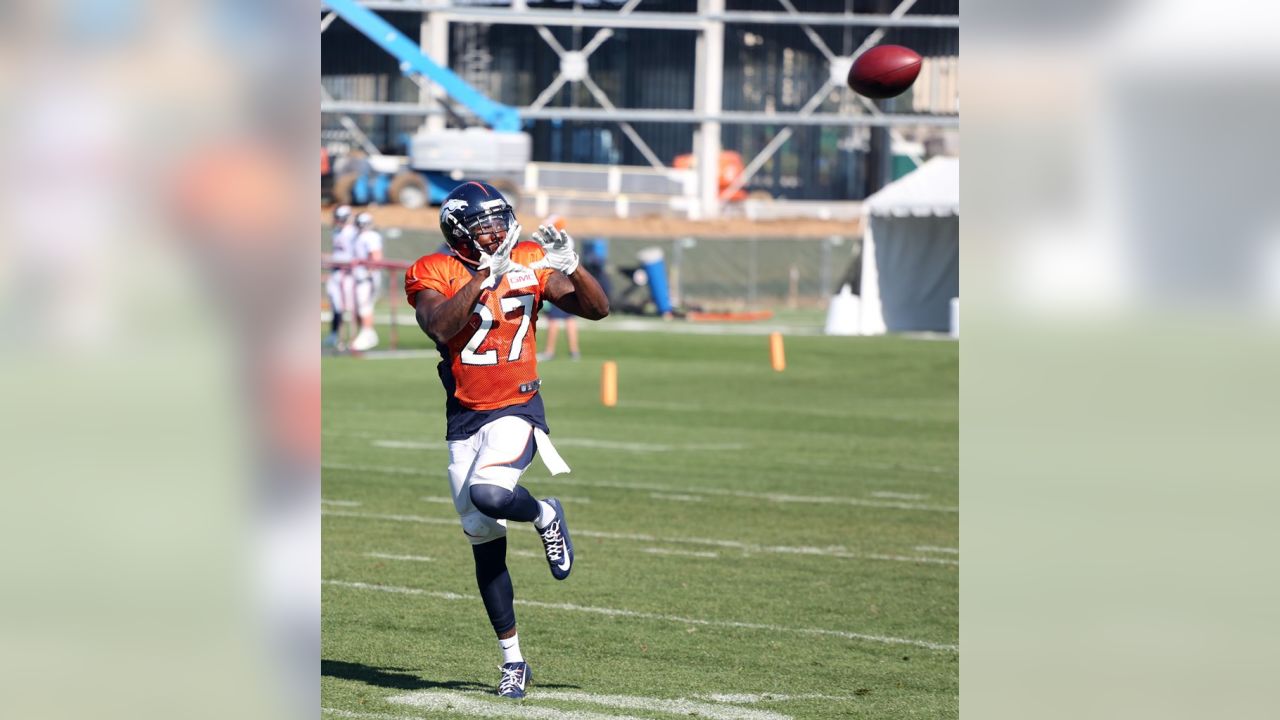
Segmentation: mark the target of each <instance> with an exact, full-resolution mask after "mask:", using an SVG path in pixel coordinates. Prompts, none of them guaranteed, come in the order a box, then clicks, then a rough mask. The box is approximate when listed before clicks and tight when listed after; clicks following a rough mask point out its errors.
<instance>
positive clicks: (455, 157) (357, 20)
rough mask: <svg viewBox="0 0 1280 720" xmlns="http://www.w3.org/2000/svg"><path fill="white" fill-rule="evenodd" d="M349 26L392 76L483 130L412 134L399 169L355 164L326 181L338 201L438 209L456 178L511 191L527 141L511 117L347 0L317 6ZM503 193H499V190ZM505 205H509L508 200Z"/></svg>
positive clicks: (515, 117)
mask: <svg viewBox="0 0 1280 720" xmlns="http://www.w3.org/2000/svg"><path fill="white" fill-rule="evenodd" d="M324 4H325V5H327V6H328V7H329V9H331V10H333V12H335V13H337V15H338V17H340V18H342V19H343V20H345V21H346V22H347V23H348V24H349V25H351V27H353V28H355V29H356V30H358V31H360V33H362V34H363V35H364V36H365V37H367V38H369V39H370V40H372V41H373V42H374V43H376V44H377V45H378V46H379V47H381V48H382V49H383V50H385V51H387V52H388V53H390V54H391V55H392V57H394V58H396V60H398V61H399V62H400V71H401V72H403V73H404V74H405V75H407V76H409V77H414V78H424V79H426V80H429V81H431V82H433V83H435V84H436V85H438V86H440V88H441V89H442V90H444V92H445V93H447V94H448V95H449V97H450V98H452V99H453V100H454V101H456V102H457V103H458V104H459V105H461V106H462V107H464V108H466V110H467V111H469V112H470V113H471V114H472V115H474V116H475V117H476V118H477V119H478V120H479V121H480V122H482V123H484V125H487V126H488V127H469V128H465V129H443V130H436V131H431V130H427V129H425V128H423V129H420V130H419V131H418V132H417V133H416V134H415V135H414V136H413V138H412V139H411V141H410V147H409V152H408V163H407V167H395V165H399V163H398V162H397V163H394V165H393V166H391V167H388V166H387V164H386V163H385V162H380V161H381V160H383V158H372V159H371V161H370V162H367V163H360V164H359V165H358V167H357V168H356V169H355V170H354V172H349V173H346V174H345V175H344V176H343V177H339V178H337V179H336V180H335V182H334V195H335V197H336V199H337V200H338V201H339V202H350V203H354V204H358V205H363V204H366V203H369V202H377V203H392V202H397V203H400V204H404V205H407V206H411V207H412V206H420V205H422V204H423V203H424V202H427V201H429V202H431V203H433V204H439V203H440V202H441V201H443V200H444V197H445V196H446V195H448V194H449V192H450V191H451V190H453V188H454V187H456V186H457V185H458V184H459V183H460V182H462V180H463V179H466V178H472V177H477V176H480V177H485V178H486V179H488V180H489V181H490V182H493V183H494V184H496V185H498V186H499V187H501V188H502V189H504V190H509V191H516V190H517V189H518V188H519V186H520V184H521V181H522V179H523V172H524V167H525V165H527V164H528V162H529V158H530V138H529V134H528V133H525V132H523V131H522V130H521V127H522V123H521V120H520V114H519V112H518V111H517V110H516V109H515V108H513V107H511V106H509V105H503V104H502V103H500V102H496V101H494V100H492V99H490V98H488V97H486V96H485V95H484V94H483V93H481V92H480V91H479V90H476V89H475V88H474V87H472V86H471V85H469V84H468V83H467V82H466V81H465V80H463V79H462V78H460V77H458V76H457V75H456V74H454V72H453V71H452V70H450V69H449V68H447V67H441V66H440V65H438V64H436V63H435V62H434V61H432V60H431V59H430V58H428V57H427V56H426V55H423V54H422V51H421V49H420V48H419V47H418V44H417V43H415V42H414V41H412V40H410V39H409V38H407V37H405V35H404V34H403V33H401V32H400V31H399V30H397V29H396V28H395V27H393V26H392V25H391V24H390V23H388V22H387V21H386V20H383V19H382V17H381V16H379V15H378V14H377V13H375V12H373V11H372V10H370V9H368V8H366V7H364V6H363V5H361V4H359V3H358V2H356V1H355V0H324ZM504 186H505V187H504ZM512 199H513V201H514V200H515V198H512Z"/></svg>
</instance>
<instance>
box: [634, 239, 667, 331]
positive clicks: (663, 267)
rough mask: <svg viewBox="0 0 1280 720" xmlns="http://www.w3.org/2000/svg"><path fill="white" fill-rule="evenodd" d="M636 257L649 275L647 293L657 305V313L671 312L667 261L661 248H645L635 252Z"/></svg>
mask: <svg viewBox="0 0 1280 720" xmlns="http://www.w3.org/2000/svg"><path fill="white" fill-rule="evenodd" d="M636 258H637V259H639V260H640V265H641V267H643V268H644V271H645V272H646V273H648V275H649V295H650V297H652V298H653V304H654V305H657V306H658V314H660V315H666V314H667V313H669V312H671V290H670V289H669V288H668V287H667V263H666V260H665V259H664V258H663V255H662V248H659V247H651V248H645V249H644V250H641V251H640V252H638V253H636Z"/></svg>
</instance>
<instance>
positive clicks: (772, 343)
mask: <svg viewBox="0 0 1280 720" xmlns="http://www.w3.org/2000/svg"><path fill="white" fill-rule="evenodd" d="M769 362H770V363H771V364H772V365H773V369H774V370H777V371H778V372H782V371H783V370H786V369H787V353H786V351H784V350H783V349H782V333H769Z"/></svg>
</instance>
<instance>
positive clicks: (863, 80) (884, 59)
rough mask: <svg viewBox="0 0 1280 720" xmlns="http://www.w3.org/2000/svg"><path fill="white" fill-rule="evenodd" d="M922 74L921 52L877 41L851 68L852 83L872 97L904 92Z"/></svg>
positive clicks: (857, 90) (860, 92)
mask: <svg viewBox="0 0 1280 720" xmlns="http://www.w3.org/2000/svg"><path fill="white" fill-rule="evenodd" d="M919 74H920V56H919V55H918V54H917V53H916V51H915V50H912V49H911V48H905V47H902V46H901V45H878V46H876V47H873V48H871V49H870V50H868V51H866V52H864V53H862V54H861V55H859V56H858V59H857V60H855V61H854V62H853V67H850V68H849V87H850V88H852V89H853V91H854V92H856V93H858V94H859V95H865V96H866V97H869V98H877V99H882V98H891V97H893V96H895V95H901V94H902V93H903V92H905V91H906V89H907V88H909V87H911V83H913V82H915V81H916V76H917V75H919Z"/></svg>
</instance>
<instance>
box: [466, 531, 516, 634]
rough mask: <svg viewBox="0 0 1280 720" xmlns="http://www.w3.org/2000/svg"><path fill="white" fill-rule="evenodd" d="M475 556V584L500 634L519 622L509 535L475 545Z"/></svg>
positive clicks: (473, 546) (495, 630)
mask: <svg viewBox="0 0 1280 720" xmlns="http://www.w3.org/2000/svg"><path fill="white" fill-rule="evenodd" d="M471 553H472V554H473V555H474V556H475V558H476V584H477V585H479V586H480V597H481V599H483V600H484V609H485V611H486V612H488V613H489V622H491V623H493V631H494V632H495V633H497V634H498V635H501V634H503V633H505V632H507V631H508V630H510V629H511V628H513V627H515V626H516V609H515V606H514V601H515V595H516V594H515V590H514V589H512V587H511V574H510V573H508V572H507V539H506V538H505V537H500V538H498V539H497V540H491V541H489V542H487V543H484V544H483V545H472V546H471Z"/></svg>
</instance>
